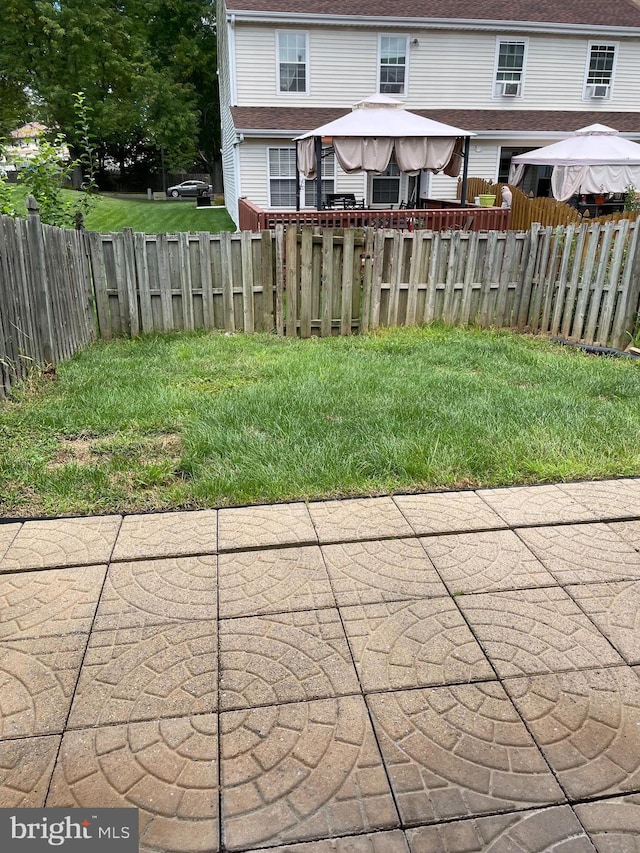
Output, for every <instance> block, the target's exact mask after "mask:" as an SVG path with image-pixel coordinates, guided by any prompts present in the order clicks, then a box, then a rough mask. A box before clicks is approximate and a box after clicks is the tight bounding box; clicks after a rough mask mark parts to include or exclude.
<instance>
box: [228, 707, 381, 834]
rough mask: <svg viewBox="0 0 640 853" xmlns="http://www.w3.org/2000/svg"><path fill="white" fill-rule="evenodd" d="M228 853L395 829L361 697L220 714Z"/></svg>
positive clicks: (379, 761) (374, 743)
mask: <svg viewBox="0 0 640 853" xmlns="http://www.w3.org/2000/svg"><path fill="white" fill-rule="evenodd" d="M220 737H221V756H222V759H221V760H222V767H221V775H222V785H223V799H222V803H223V838H224V841H225V843H226V845H227V847H228V849H230V850H237V849H243V850H244V849H245V848H251V847H260V846H264V845H265V844H266V843H267V842H268V843H269V845H276V844H278V843H280V844H283V843H284V842H287V841H304V840H311V839H323V838H330V837H331V836H336V835H347V834H349V833H357V832H363V831H364V832H366V831H371V830H374V829H385V828H391V827H394V826H397V825H398V818H397V814H396V811H395V808H394V805H393V800H392V797H391V792H390V790H389V787H388V783H387V778H386V775H385V772H384V769H383V767H382V762H381V759H380V754H379V752H378V749H377V746H376V742H375V738H374V736H373V731H372V729H371V724H370V722H369V717H368V714H367V711H366V708H365V706H364V702H363V700H362V698H361V697H356V696H349V697H342V698H340V699H324V700H319V701H314V702H300V703H297V704H294V705H281V706H279V707H271V708H258V709H255V708H254V709H251V710H246V711H232V712H228V713H223V714H221V715H220Z"/></svg>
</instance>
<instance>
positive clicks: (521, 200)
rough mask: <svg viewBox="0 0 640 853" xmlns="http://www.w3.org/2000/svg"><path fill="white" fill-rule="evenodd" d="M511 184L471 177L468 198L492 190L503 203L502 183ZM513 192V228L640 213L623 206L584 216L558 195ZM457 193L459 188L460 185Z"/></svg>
mask: <svg viewBox="0 0 640 853" xmlns="http://www.w3.org/2000/svg"><path fill="white" fill-rule="evenodd" d="M505 186H508V184H492V183H491V182H490V181H485V180H484V178H469V183H468V185H467V200H468V201H472V200H473V199H474V197H475V196H478V195H480V194H481V193H490V194H491V195H495V196H496V199H497V201H496V204H500V202H501V198H502V187H505ZM509 189H510V190H511V194H512V196H513V203H512V210H511V224H510V225H509V228H513V229H514V231H528V230H529V228H531V226H532V225H533V223H534V222H538V223H540V224H541V225H569V224H571V225H580V224H581V223H582V222H587V221H590V222H600V223H603V222H619V221H620V220H621V219H629V220H630V221H631V222H634V221H635V220H636V219H637V218H638V216H639V215H640V211H637V210H624V211H620V212H618V213H609V214H607V215H605V216H598V217H592V218H591V219H589V217H583V216H582V215H581V214H580V213H579V211H577V210H576V208H575V207H571V205H570V204H565V202H563V201H558V200H557V199H555V198H538V197H536V198H530V197H529V196H528V195H527V194H526V193H524V192H522V190H521V189H519V188H518V187H509ZM458 194H460V188H459V187H458Z"/></svg>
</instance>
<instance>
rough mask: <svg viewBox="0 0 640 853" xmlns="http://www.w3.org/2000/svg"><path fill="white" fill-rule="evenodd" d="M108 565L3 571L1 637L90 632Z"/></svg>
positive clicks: (15, 637) (0, 583) (1, 577)
mask: <svg viewBox="0 0 640 853" xmlns="http://www.w3.org/2000/svg"><path fill="white" fill-rule="evenodd" d="M106 570H107V567H106V566H85V567H80V568H76V569H51V570H49V571H46V572H19V573H16V574H6V575H1V574H0V613H2V619H1V620H0V638H2V639H12V638H13V639H27V638H31V637H33V638H36V637H47V636H55V635H56V634H71V633H75V632H79V633H83V632H84V633H88V632H89V630H90V628H91V623H92V621H93V616H94V614H95V612H96V604H97V602H98V596H99V595H100V590H101V589H102V584H103V582H104V576H105V572H106Z"/></svg>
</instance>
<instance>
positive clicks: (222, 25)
mask: <svg viewBox="0 0 640 853" xmlns="http://www.w3.org/2000/svg"><path fill="white" fill-rule="evenodd" d="M227 27H228V25H227V23H226V15H225V6H224V3H219V4H218V20H217V32H218V86H219V89H220V123H221V140H222V176H223V181H224V201H225V206H226V208H227V211H228V212H229V216H231V218H232V219H233V221H234V222H235V223H236V226H237V225H238V181H239V178H240V176H239V175H237V174H236V171H237V170H236V155H235V147H234V144H235V142H236V132H235V129H234V126H233V119H232V118H231V110H230V106H231V69H230V63H229V61H228V56H229V34H228V30H227Z"/></svg>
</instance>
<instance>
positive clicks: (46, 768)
mask: <svg viewBox="0 0 640 853" xmlns="http://www.w3.org/2000/svg"><path fill="white" fill-rule="evenodd" d="M59 745H60V736H59V735H55V736H48V737H32V738H24V739H19V740H5V741H1V742H0V808H3V809H7V808H12V809H26V808H42V807H43V806H44V800H45V797H46V795H47V788H48V787H49V780H50V779H51V774H52V773H53V765H54V762H55V760H56V755H57V754H58V747H59Z"/></svg>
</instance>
